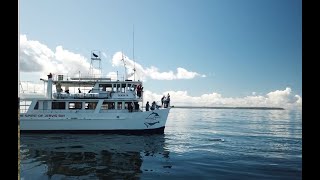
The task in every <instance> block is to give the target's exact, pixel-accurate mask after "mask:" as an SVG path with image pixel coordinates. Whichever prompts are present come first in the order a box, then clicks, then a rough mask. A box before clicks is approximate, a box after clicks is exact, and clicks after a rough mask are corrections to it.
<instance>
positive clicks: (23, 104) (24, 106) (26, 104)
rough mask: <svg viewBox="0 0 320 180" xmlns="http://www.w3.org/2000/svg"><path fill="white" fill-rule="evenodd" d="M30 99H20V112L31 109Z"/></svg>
mask: <svg viewBox="0 0 320 180" xmlns="http://www.w3.org/2000/svg"><path fill="white" fill-rule="evenodd" d="M31 102H32V101H30V100H22V99H20V103H19V112H20V113H26V112H27V111H28V109H29V106H30V105H31Z"/></svg>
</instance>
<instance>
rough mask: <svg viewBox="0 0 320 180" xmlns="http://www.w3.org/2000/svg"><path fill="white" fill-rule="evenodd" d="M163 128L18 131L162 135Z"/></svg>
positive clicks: (25, 131)
mask: <svg viewBox="0 0 320 180" xmlns="http://www.w3.org/2000/svg"><path fill="white" fill-rule="evenodd" d="M164 128H165V127H164V126H163V127H160V128H156V129H144V130H141V129H136V130H127V129H126V130H20V133H21V134H27V133H33V134H35V133H38V134H52V133H54V134H57V133H66V134H135V135H136V134H163V133H164Z"/></svg>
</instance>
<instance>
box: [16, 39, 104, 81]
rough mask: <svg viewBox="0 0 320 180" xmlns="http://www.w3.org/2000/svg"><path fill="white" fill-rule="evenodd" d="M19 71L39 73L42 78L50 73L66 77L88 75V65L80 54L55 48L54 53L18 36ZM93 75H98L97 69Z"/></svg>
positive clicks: (59, 47) (37, 42) (43, 46)
mask: <svg viewBox="0 0 320 180" xmlns="http://www.w3.org/2000/svg"><path fill="white" fill-rule="evenodd" d="M20 71H21V72H40V73H41V74H42V75H41V77H42V78H46V75H47V74H49V73H50V72H51V73H53V74H65V73H66V72H68V74H66V75H68V76H76V77H77V76H79V71H80V73H81V74H82V75H88V74H89V71H90V63H89V62H88V60H87V59H86V58H85V57H83V56H82V55H80V54H76V53H73V52H70V51H68V50H65V49H63V47H62V46H57V47H56V49H55V52H54V51H52V50H51V49H49V48H48V47H47V46H46V45H44V44H41V43H40V42H39V41H33V40H28V39H27V36H26V35H20ZM93 73H94V74H97V75H98V74H99V71H98V70H97V69H94V70H93Z"/></svg>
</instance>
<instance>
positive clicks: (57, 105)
mask: <svg viewBox="0 0 320 180" xmlns="http://www.w3.org/2000/svg"><path fill="white" fill-rule="evenodd" d="M97 104H98V102H85V103H84V105H85V107H84V109H95V108H96V106H97ZM129 104H131V102H125V103H124V109H128V106H129ZM66 105H67V107H68V109H82V105H83V104H82V102H68V103H66V102H52V104H51V108H52V109H66ZM122 105H123V104H122V103H121V102H118V105H117V109H123V107H122ZM44 107H46V102H44ZM34 109H39V103H38V102H37V104H36V105H35V107H34ZM43 109H46V108H43ZM101 109H116V107H115V102H103V104H102V106H101Z"/></svg>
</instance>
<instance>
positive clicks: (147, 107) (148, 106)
mask: <svg viewBox="0 0 320 180" xmlns="http://www.w3.org/2000/svg"><path fill="white" fill-rule="evenodd" d="M149 108H150V104H149V101H147V104H146V111H149Z"/></svg>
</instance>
